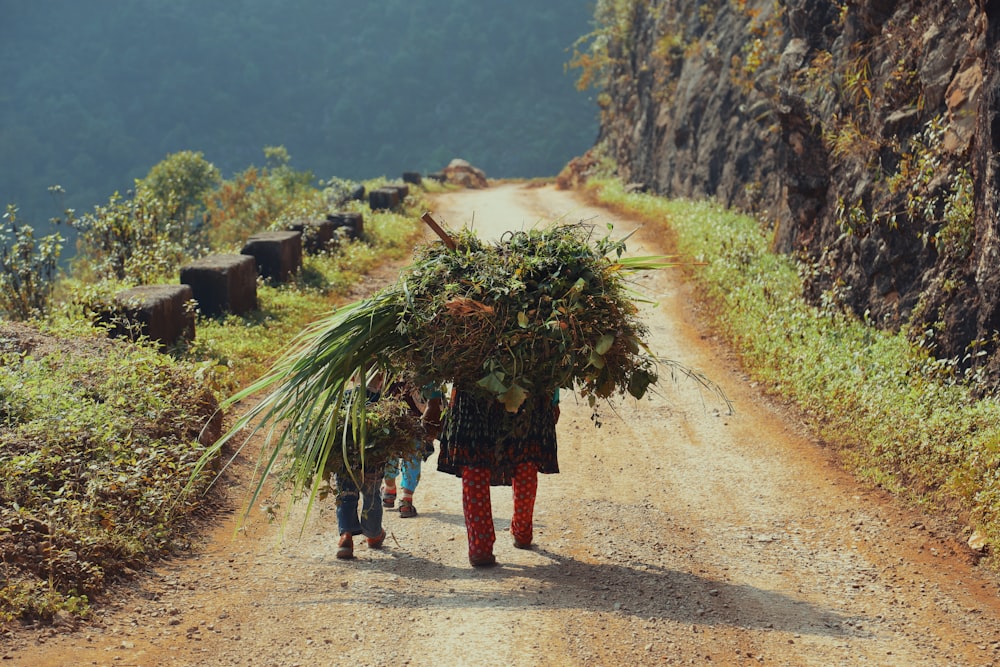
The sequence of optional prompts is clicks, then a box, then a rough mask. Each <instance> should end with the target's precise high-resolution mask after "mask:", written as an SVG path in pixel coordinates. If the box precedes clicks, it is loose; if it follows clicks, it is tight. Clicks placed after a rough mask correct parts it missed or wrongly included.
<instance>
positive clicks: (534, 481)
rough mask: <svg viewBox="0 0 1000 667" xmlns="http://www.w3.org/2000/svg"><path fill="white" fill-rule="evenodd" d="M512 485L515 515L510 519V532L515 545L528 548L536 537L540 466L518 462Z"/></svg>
mask: <svg viewBox="0 0 1000 667" xmlns="http://www.w3.org/2000/svg"><path fill="white" fill-rule="evenodd" d="M512 486H513V490H514V516H513V517H511V520H510V532H511V534H512V535H513V536H514V546H515V547H517V548H518V549H527V548H529V547H530V546H531V540H532V539H533V537H534V523H533V522H534V513H535V494H536V493H537V491H538V468H536V467H535V464H534V463H520V464H518V466H517V468H516V469H515V470H514V478H513V480H512Z"/></svg>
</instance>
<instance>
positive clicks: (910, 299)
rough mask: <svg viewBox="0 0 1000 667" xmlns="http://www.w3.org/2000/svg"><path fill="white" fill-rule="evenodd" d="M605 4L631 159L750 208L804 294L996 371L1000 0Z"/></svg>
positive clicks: (690, 188)
mask: <svg viewBox="0 0 1000 667" xmlns="http://www.w3.org/2000/svg"><path fill="white" fill-rule="evenodd" d="M599 4H600V3H599ZM615 6H616V7H617V12H618V16H619V18H620V19H621V20H620V21H619V23H618V24H617V25H618V26H619V27H618V28H617V29H616V30H611V29H609V30H608V34H609V35H610V37H611V39H610V41H609V42H608V44H609V46H608V49H607V53H608V56H609V57H610V62H611V63H612V66H611V69H610V76H609V81H608V85H607V88H606V90H605V93H606V94H605V95H602V96H601V135H600V140H599V141H600V144H601V145H602V146H604V147H605V148H606V149H607V150H608V151H609V152H610V154H611V155H612V156H613V157H614V158H615V159H616V160H617V163H618V165H619V169H620V175H621V177H622V178H623V179H625V180H627V181H631V182H640V183H643V184H644V185H645V186H647V187H648V188H650V189H651V190H653V191H655V192H657V193H659V194H662V195H666V196H684V197H696V198H701V197H713V198H715V199H717V200H718V201H719V202H720V203H722V204H724V205H727V206H731V207H735V208H739V209H742V210H745V211H748V212H752V213H755V214H758V215H759V217H760V219H761V220H762V222H763V223H764V224H767V225H768V226H769V228H770V230H771V232H772V233H773V243H774V247H775V248H776V249H777V250H780V251H782V252H787V253H801V256H802V257H803V258H804V259H805V261H807V262H809V263H810V265H811V268H812V272H811V275H812V278H811V279H810V283H809V284H808V286H807V291H808V294H807V296H809V297H810V298H813V299H818V298H819V296H820V295H822V294H824V293H825V294H827V295H833V296H834V297H835V298H837V299H839V300H840V301H841V302H842V303H843V304H844V305H845V307H847V308H850V309H851V310H853V311H854V312H856V313H858V314H859V315H860V314H863V313H866V312H867V313H868V314H869V316H870V317H871V318H872V319H873V320H874V321H875V322H877V323H879V324H880V325H882V326H886V327H890V328H897V327H901V326H904V325H908V324H912V325H911V326H909V327H908V331H910V333H911V335H913V336H921V337H924V338H925V339H926V340H927V342H928V343H929V344H932V345H933V346H935V348H936V349H937V351H938V353H939V354H940V355H941V356H942V357H945V358H958V359H960V360H963V363H964V365H965V366H966V367H978V368H980V369H983V368H985V369H987V370H988V371H990V372H991V373H993V374H994V375H995V376H997V377H1000V373H997V371H1000V356H998V354H997V336H996V333H997V331H1000V262H998V260H1000V234H998V232H1000V229H998V213H997V207H998V205H1000V202H998V201H997V199H998V197H997V192H998V188H1000V172H998V170H997V168H996V158H995V156H996V154H997V150H998V147H1000V123H997V118H998V117H997V111H998V110H1000V45H998V36H1000V32H998V22H1000V0H989V1H986V0H924V1H919V0H910V1H901V2H896V1H893V0H848V1H847V2H846V4H845V3H838V2H831V1H829V0H785V2H778V1H776V0H708V1H705V0H698V1H696V0H652V1H649V2H640V1H638V0H619V1H618V2H617V3H616V4H615ZM622 26H624V28H622ZM974 342H975V345H973V347H972V348H970V347H969V346H970V344H973V343H974ZM971 349H977V350H984V351H985V354H982V355H980V356H978V357H977V356H968V353H969V351H970V350H971ZM986 384H987V385H990V384H991V385H992V386H993V387H995V386H997V383H996V380H995V379H994V380H989V379H987V380H986Z"/></svg>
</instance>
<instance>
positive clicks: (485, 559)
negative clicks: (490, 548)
mask: <svg viewBox="0 0 1000 667" xmlns="http://www.w3.org/2000/svg"><path fill="white" fill-rule="evenodd" d="M469 564H470V565H472V567H493V566H494V565H496V564H497V557H496V556H494V555H493V554H486V555H485V556H469Z"/></svg>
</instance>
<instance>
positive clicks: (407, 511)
mask: <svg viewBox="0 0 1000 667" xmlns="http://www.w3.org/2000/svg"><path fill="white" fill-rule="evenodd" d="M415 516H417V508H416V507H414V506H413V501H412V500H400V501H399V517H400V518H401V519H409V518H411V517H415Z"/></svg>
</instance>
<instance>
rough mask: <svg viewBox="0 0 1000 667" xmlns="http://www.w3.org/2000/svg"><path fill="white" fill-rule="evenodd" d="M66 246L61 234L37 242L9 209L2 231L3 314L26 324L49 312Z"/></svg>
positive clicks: (0, 299) (0, 308) (0, 302)
mask: <svg viewBox="0 0 1000 667" xmlns="http://www.w3.org/2000/svg"><path fill="white" fill-rule="evenodd" d="M63 243H64V240H63V238H62V236H60V235H59V234H49V235H48V236H43V237H42V238H40V239H35V232H34V229H33V228H32V227H30V226H28V225H24V224H20V223H19V222H18V219H17V207H16V206H13V205H9V206H7V213H6V214H5V215H4V225H3V228H2V229H0V313H2V314H3V315H5V316H6V317H8V318H9V319H12V320H19V321H23V320H27V319H31V318H34V317H40V316H43V315H45V314H46V313H47V312H48V309H49V300H50V298H51V296H52V291H53V289H54V288H55V283H56V278H57V276H58V272H59V257H60V255H61V254H62V248H63Z"/></svg>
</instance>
